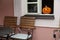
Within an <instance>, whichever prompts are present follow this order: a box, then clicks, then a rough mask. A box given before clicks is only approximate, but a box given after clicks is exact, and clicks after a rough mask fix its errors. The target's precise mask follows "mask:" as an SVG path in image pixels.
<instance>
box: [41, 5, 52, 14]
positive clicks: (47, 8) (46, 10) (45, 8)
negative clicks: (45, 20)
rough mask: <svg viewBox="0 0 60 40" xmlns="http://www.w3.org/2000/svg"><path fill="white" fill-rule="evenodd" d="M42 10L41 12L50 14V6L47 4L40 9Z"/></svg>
mask: <svg viewBox="0 0 60 40" xmlns="http://www.w3.org/2000/svg"><path fill="white" fill-rule="evenodd" d="M42 12H43V14H50V13H51V8H50V7H48V6H45V7H44V8H43V9H42Z"/></svg>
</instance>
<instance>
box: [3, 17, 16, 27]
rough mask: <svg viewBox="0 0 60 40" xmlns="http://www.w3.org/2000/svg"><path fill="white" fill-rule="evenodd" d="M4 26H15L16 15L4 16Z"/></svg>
mask: <svg viewBox="0 0 60 40" xmlns="http://www.w3.org/2000/svg"><path fill="white" fill-rule="evenodd" d="M4 26H10V27H16V26H17V17H14V16H5V18H4Z"/></svg>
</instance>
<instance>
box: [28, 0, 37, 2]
mask: <svg viewBox="0 0 60 40" xmlns="http://www.w3.org/2000/svg"><path fill="white" fill-rule="evenodd" d="M28 2H37V0H28Z"/></svg>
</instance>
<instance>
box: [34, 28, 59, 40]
mask: <svg viewBox="0 0 60 40" xmlns="http://www.w3.org/2000/svg"><path fill="white" fill-rule="evenodd" d="M55 29H58V28H49V27H48V28H47V27H36V29H35V30H34V34H33V40H55V39H54V38H53V30H55ZM55 33H56V35H57V38H56V40H58V39H59V38H58V37H59V36H58V32H55Z"/></svg>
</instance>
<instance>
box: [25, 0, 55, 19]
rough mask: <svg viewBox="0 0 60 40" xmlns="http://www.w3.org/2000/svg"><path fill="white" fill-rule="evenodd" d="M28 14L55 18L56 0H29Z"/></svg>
mask: <svg viewBox="0 0 60 40" xmlns="http://www.w3.org/2000/svg"><path fill="white" fill-rule="evenodd" d="M27 14H28V15H27V16H35V17H38V18H44V19H45V18H47V19H54V0H27ZM25 16H26V15H25Z"/></svg>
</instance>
